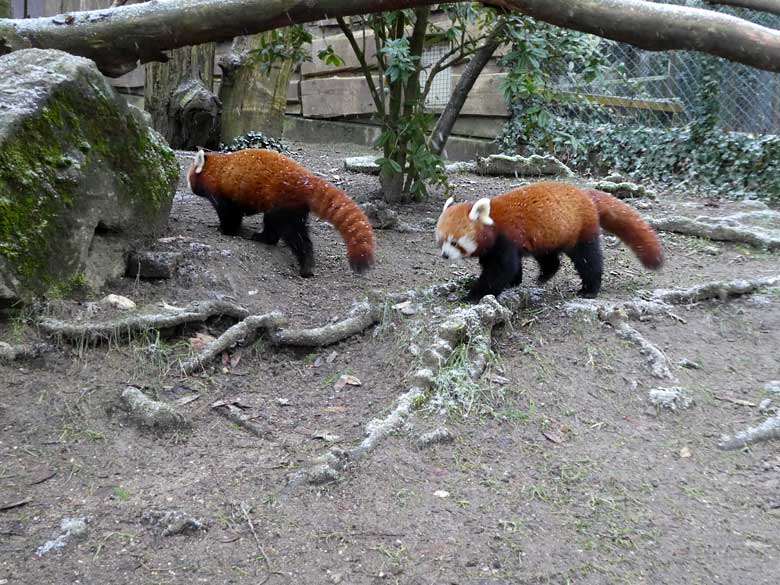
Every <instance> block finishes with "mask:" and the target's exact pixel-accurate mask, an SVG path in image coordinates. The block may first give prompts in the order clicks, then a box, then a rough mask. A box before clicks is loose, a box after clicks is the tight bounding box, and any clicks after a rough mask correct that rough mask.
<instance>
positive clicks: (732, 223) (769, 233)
mask: <svg viewBox="0 0 780 585" xmlns="http://www.w3.org/2000/svg"><path fill="white" fill-rule="evenodd" d="M751 217H752V218H754V219H755V218H760V217H775V218H780V214H778V213H777V212H775V211H769V210H765V211H753V212H747V213H738V214H735V215H727V216H724V217H706V216H700V217H684V216H673V217H649V218H647V222H648V223H649V224H650V225H651V226H653V228H655V229H656V230H660V231H665V232H674V233H678V234H683V235H686V236H697V237H700V238H708V239H710V240H719V241H724V242H739V243H743V244H749V245H751V246H755V247H757V248H765V249H767V250H777V249H780V230H772V229H767V228H764V227H761V226H757V225H751V224H746V223H741V220H743V219H748V218H751Z"/></svg>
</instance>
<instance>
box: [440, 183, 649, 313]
mask: <svg viewBox="0 0 780 585" xmlns="http://www.w3.org/2000/svg"><path fill="white" fill-rule="evenodd" d="M601 227H603V228H604V229H605V230H607V231H609V232H611V233H613V234H615V235H616V236H617V237H618V238H620V239H621V240H622V241H623V242H625V243H626V244H627V245H628V246H629V247H630V248H631V250H633V252H634V253H635V254H636V255H637V257H638V258H639V260H640V261H641V262H642V264H643V265H644V266H645V267H647V268H651V269H655V268H659V267H660V266H661V264H662V263H663V251H662V249H661V244H660V242H659V240H658V237H657V235H656V234H655V232H654V231H653V229H652V228H651V227H650V226H649V225H648V224H647V223H646V222H645V221H644V220H643V219H642V218H641V217H640V215H639V213H638V212H637V211H636V210H634V209H633V208H632V207H630V206H628V205H626V204H625V203H623V202H622V201H620V200H618V199H616V198H615V197H613V196H611V195H609V194H608V193H604V192H602V191H597V190H595V189H582V188H579V187H577V186H575V185H570V184H567V183H559V182H555V181H543V182H539V183H533V184H530V185H525V186H523V187H519V188H517V189H514V190H512V191H509V192H507V193H504V194H502V195H498V196H496V197H493V198H492V199H481V200H479V201H477V202H475V203H471V202H465V203H457V204H454V205H450V202H449V201H448V204H447V205H445V208H444V211H442V214H441V217H440V218H439V222H438V225H437V227H436V239H437V244H438V245H439V246H440V247H441V248H442V255H443V256H445V257H455V258H457V257H460V256H477V257H479V259H480V263H481V264H482V269H483V270H482V274H481V275H480V279H479V280H478V281H477V283H476V284H475V286H474V288H473V289H472V291H471V293H470V295H469V296H470V297H471V298H472V299H478V298H481V296H484V295H485V294H498V293H500V292H501V290H503V289H504V288H506V287H507V286H513V285H516V284H519V283H520V281H521V279H522V266H521V262H520V259H521V258H522V256H524V255H530V256H534V257H535V258H536V260H537V262H539V265H540V268H541V275H540V279H541V280H542V281H546V280H548V279H549V278H551V277H552V276H553V275H554V274H555V272H556V271H557V270H558V267H559V260H558V255H559V254H560V253H561V252H563V253H565V254H567V255H568V256H569V257H570V258H571V259H572V261H573V262H574V265H575V268H576V269H577V272H578V273H579V275H580V277H581V278H582V282H583V288H582V290H581V291H580V294H581V295H583V296H589V297H594V296H596V295H597V294H598V292H599V290H600V287H601V276H602V272H603V266H602V258H601V247H600V244H599V233H600V228H601Z"/></svg>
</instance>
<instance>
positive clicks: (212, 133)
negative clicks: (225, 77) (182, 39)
mask: <svg viewBox="0 0 780 585" xmlns="http://www.w3.org/2000/svg"><path fill="white" fill-rule="evenodd" d="M193 81H195V82H200V84H202V86H203V88H205V92H211V91H212V88H213V85H214V43H207V44H205V45H198V46H195V47H183V48H181V49H176V50H175V51H172V52H171V58H170V60H169V61H168V62H167V63H149V64H148V65H147V66H146V88H145V91H144V108H145V109H146V111H147V112H149V113H150V114H151V116H152V125H153V126H154V128H155V129H156V130H157V131H158V132H160V133H161V134H162V135H163V136H164V137H165V139H166V140H167V141H168V143H169V144H170V145H171V147H173V148H188V147H193V146H205V147H208V148H216V146H217V143H218V140H219V111H218V108H216V109H217V111H216V112H215V103H214V101H210V100H208V98H207V97H206V96H204V89H203V88H201V89H200V91H199V92H198V88H196V87H194V84H193V83H192V82H193ZM195 92H198V93H199V95H197V96H195V95H194V94H195ZM174 95H177V97H180V98H181V99H180V100H174V99H173V98H174ZM211 95H212V98H213V100H215V101H216V102H218V100H217V99H216V97H215V96H213V94H211ZM193 97H194V99H193ZM191 108H194V110H192V109H191ZM192 122H197V123H198V125H199V126H200V127H199V128H193V127H191V126H190V124H191V123H192ZM193 141H194V142H196V143H197V144H192V142H193Z"/></svg>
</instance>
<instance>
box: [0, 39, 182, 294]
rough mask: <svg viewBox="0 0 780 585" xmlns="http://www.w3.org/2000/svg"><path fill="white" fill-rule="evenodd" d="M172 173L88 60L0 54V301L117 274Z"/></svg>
mask: <svg viewBox="0 0 780 585" xmlns="http://www.w3.org/2000/svg"><path fill="white" fill-rule="evenodd" d="M178 174H179V168H178V165H177V163H176V159H175V156H174V154H173V152H172V151H171V150H170V148H168V146H167V145H166V144H165V142H164V141H163V140H162V139H161V137H160V136H159V134H157V133H156V132H154V131H153V130H152V129H151V128H150V127H149V125H148V123H147V121H146V120H145V119H144V116H143V115H142V113H141V112H140V111H139V110H137V109H135V108H132V107H130V106H128V105H127V103H126V102H125V100H124V99H123V98H122V97H121V96H119V95H118V94H117V93H116V92H115V90H114V89H113V88H112V87H111V85H110V84H109V83H108V82H107V81H106V79H105V78H104V77H103V76H102V75H101V74H100V72H99V71H98V70H97V67H96V66H95V64H94V63H93V62H92V61H89V60H87V59H83V58H81V57H74V56H72V55H69V54H67V53H63V52H60V51H53V50H45V51H44V50H38V49H28V50H22V51H16V52H14V53H11V54H9V55H5V56H3V57H2V58H0V304H3V303H8V302H9V301H10V302H13V301H16V300H19V299H23V300H24V299H27V298H30V297H33V296H36V295H40V294H45V293H48V292H51V291H53V290H59V291H60V292H62V291H63V287H66V288H67V287H68V286H70V285H71V284H72V283H75V282H77V283H79V284H87V285H90V286H92V287H99V286H101V285H102V284H103V282H104V281H105V280H106V279H108V278H112V277H117V276H121V275H122V274H123V273H124V271H125V256H126V254H127V252H128V251H129V249H130V248H131V246H132V245H133V243H134V242H135V241H137V240H139V239H143V238H145V237H149V236H152V235H156V234H157V233H158V232H159V231H160V230H161V229H162V228H163V227H164V226H165V224H166V222H167V218H168V213H169V211H170V206H171V202H172V200H173V194H174V192H175V186H176V182H177V180H178Z"/></svg>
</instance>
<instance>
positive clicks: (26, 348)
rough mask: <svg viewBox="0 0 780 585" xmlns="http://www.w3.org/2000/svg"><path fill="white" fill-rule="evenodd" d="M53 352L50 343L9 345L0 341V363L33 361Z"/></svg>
mask: <svg viewBox="0 0 780 585" xmlns="http://www.w3.org/2000/svg"><path fill="white" fill-rule="evenodd" d="M53 350H54V346H53V345H51V344H50V343H31V344H22V345H11V344H10V343H5V342H4V341H0V363H2V362H12V361H14V360H30V359H35V358H37V357H40V356H41V355H42V354H44V353H47V352H50V351H53Z"/></svg>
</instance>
